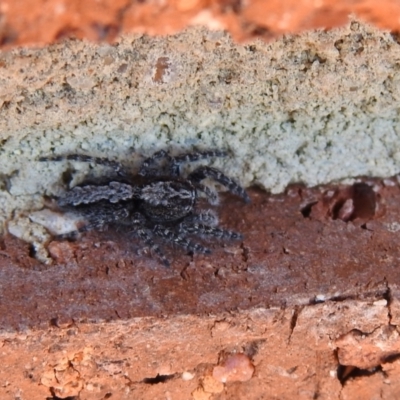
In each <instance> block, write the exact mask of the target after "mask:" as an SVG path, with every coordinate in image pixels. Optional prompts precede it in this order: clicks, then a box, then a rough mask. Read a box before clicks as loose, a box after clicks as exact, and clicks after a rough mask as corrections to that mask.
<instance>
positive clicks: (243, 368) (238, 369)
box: [213, 354, 254, 383]
mask: <svg viewBox="0 0 400 400" xmlns="http://www.w3.org/2000/svg"><path fill="white" fill-rule="evenodd" d="M253 373H254V366H253V364H252V363H251V361H250V359H249V357H247V356H246V355H245V354H232V355H230V356H228V358H227V359H226V360H225V361H224V363H223V364H222V365H218V366H216V367H214V369H213V377H214V378H215V379H216V380H217V381H220V382H223V383H225V382H235V381H236V382H246V381H248V380H250V379H251V377H252V376H253Z"/></svg>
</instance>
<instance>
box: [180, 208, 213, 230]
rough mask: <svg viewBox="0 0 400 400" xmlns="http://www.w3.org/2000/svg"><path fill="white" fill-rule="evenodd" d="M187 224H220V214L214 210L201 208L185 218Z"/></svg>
mask: <svg viewBox="0 0 400 400" xmlns="http://www.w3.org/2000/svg"><path fill="white" fill-rule="evenodd" d="M184 223H185V224H186V223H187V224H194V223H199V224H204V225H208V226H217V225H218V216H217V213H216V212H215V211H214V210H201V211H199V212H195V213H193V214H192V215H189V216H187V217H186V218H185V222H184Z"/></svg>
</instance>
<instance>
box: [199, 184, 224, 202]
mask: <svg viewBox="0 0 400 400" xmlns="http://www.w3.org/2000/svg"><path fill="white" fill-rule="evenodd" d="M193 186H194V187H195V188H196V189H197V190H200V192H203V193H204V194H205V195H206V197H207V200H208V202H209V203H210V204H211V205H213V206H216V205H218V203H219V197H218V194H217V192H216V191H214V190H212V189H210V188H209V187H207V186H205V185H203V184H201V183H198V182H193Z"/></svg>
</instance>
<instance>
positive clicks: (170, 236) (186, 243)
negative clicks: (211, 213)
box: [153, 225, 211, 254]
mask: <svg viewBox="0 0 400 400" xmlns="http://www.w3.org/2000/svg"><path fill="white" fill-rule="evenodd" d="M153 232H154V234H155V235H157V236H159V237H161V238H163V239H165V240H166V241H167V242H169V243H174V244H176V245H178V246H180V247H183V248H184V249H186V250H189V251H192V252H193V253H203V254H210V253H211V250H210V249H208V248H207V247H204V246H202V245H201V244H199V243H195V242H192V241H191V240H189V239H186V238H185V237H183V236H181V235H178V234H176V233H175V232H174V231H172V230H171V229H168V228H165V227H164V226H161V225H156V226H155V227H154V228H153Z"/></svg>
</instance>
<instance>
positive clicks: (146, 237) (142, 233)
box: [135, 228, 170, 267]
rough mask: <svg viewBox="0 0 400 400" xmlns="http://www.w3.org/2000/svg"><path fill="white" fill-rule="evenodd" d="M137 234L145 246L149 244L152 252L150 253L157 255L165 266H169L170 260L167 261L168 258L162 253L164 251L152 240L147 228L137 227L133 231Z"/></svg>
mask: <svg viewBox="0 0 400 400" xmlns="http://www.w3.org/2000/svg"><path fill="white" fill-rule="evenodd" d="M135 233H136V234H137V235H138V236H139V238H140V239H141V240H143V242H144V243H145V244H146V245H147V246H149V247H150V251H151V252H152V253H155V254H156V255H157V256H158V258H159V259H160V260H161V262H162V263H163V264H164V265H165V266H166V267H169V266H170V262H169V260H168V259H167V257H165V255H164V253H163V252H162V251H161V249H160V247H159V246H158V245H157V244H156V243H154V241H153V239H152V237H151V236H152V235H151V233H150V232H149V231H148V230H147V229H143V228H142V229H138V230H137V231H136V232H135Z"/></svg>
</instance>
